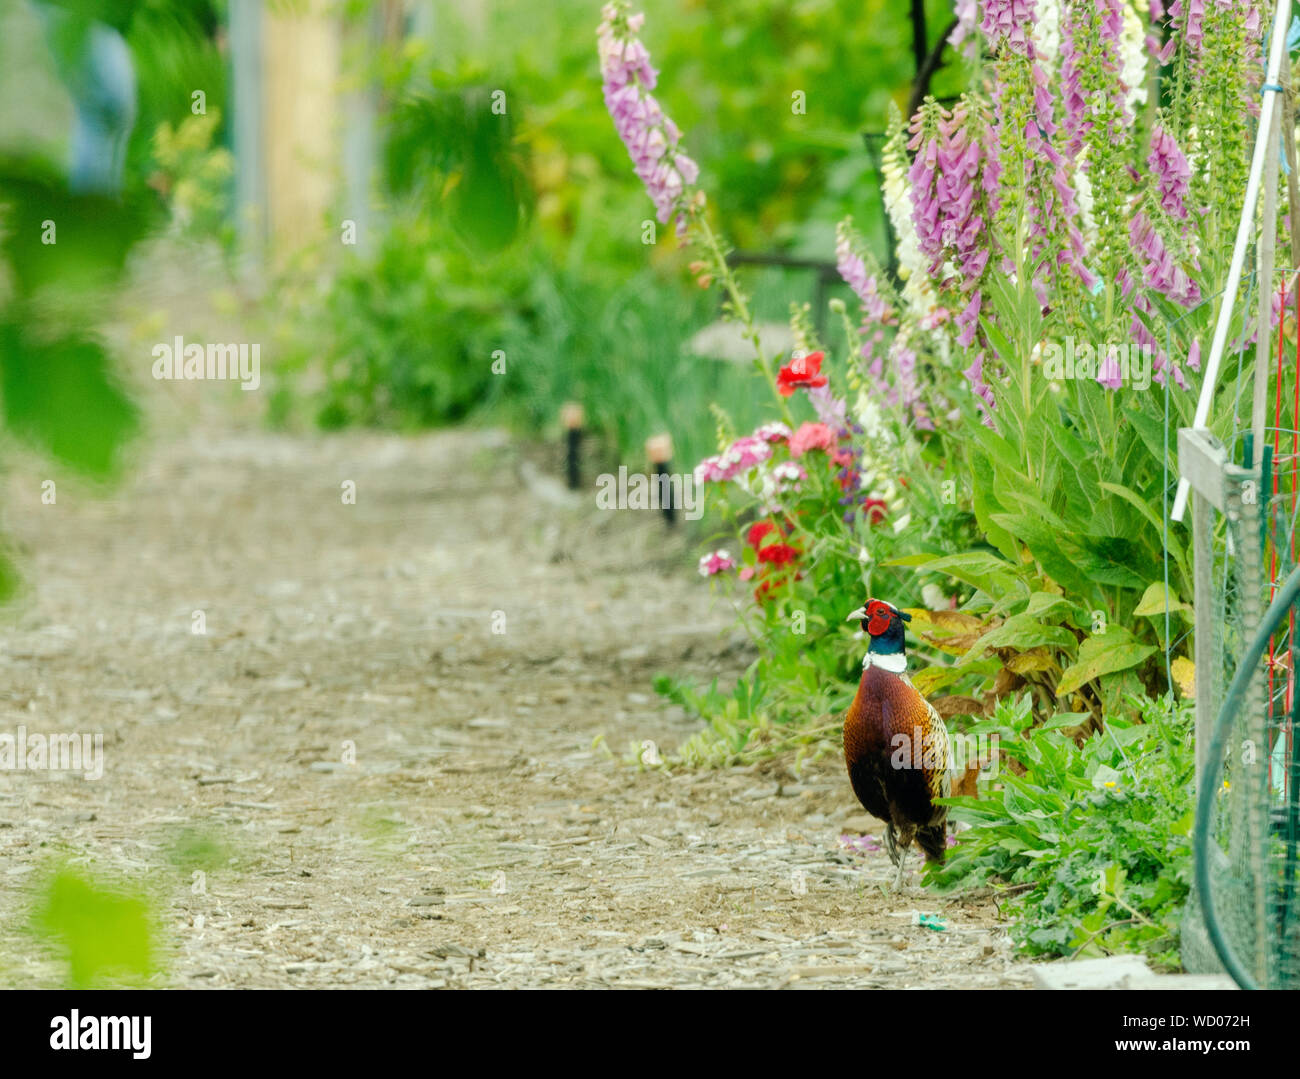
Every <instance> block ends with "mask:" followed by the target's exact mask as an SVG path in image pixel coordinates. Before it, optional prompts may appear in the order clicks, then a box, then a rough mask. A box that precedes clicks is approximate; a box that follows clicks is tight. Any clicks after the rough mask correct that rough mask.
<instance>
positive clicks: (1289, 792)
mask: <svg viewBox="0 0 1300 1079" xmlns="http://www.w3.org/2000/svg"><path fill="white" fill-rule="evenodd" d="M1293 434H1294V432H1287V433H1286V441H1287V442H1288V443H1289V442H1290V440H1291V437H1292V435H1293ZM1233 450H1234V457H1235V458H1236V459H1237V460H1238V461H1249V460H1252V452H1253V448H1252V446H1251V445H1250V440H1249V437H1246V438H1244V439H1240V440H1239V441H1238V443H1237V444H1236V445H1235V446H1234V447H1233ZM1295 468H1296V458H1295V455H1294V454H1288V455H1287V456H1285V457H1281V456H1279V459H1278V463H1277V470H1276V471H1277V472H1279V473H1281V474H1275V469H1274V467H1273V461H1272V456H1271V453H1269V454H1266V455H1265V461H1264V468H1263V474H1262V475H1256V474H1255V473H1254V472H1253V471H1251V470H1248V469H1246V468H1243V467H1240V466H1229V467H1228V468H1227V469H1226V470H1225V491H1226V498H1225V503H1226V504H1225V512H1224V513H1223V514H1222V515H1216V518H1217V519H1216V525H1215V529H1214V534H1213V540H1212V550H1211V558H1212V562H1213V574H1212V580H1213V587H1212V594H1211V596H1209V597H1208V601H1209V602H1210V603H1212V604H1213V608H1214V618H1213V625H1214V647H1213V657H1214V658H1213V663H1214V669H1213V670H1212V671H1210V672H1208V674H1209V677H1208V678H1206V679H1204V680H1198V682H1199V684H1200V685H1203V686H1207V687H1208V689H1209V691H1210V695H1211V701H1212V714H1213V715H1214V716H1215V717H1218V719H1217V726H1218V731H1217V734H1218V736H1219V738H1220V740H1221V742H1222V750H1223V751H1222V754H1221V759H1220V760H1210V761H1209V762H1208V764H1207V768H1206V772H1205V776H1204V779H1203V782H1204V783H1206V784H1207V785H1210V786H1212V787H1213V792H1212V794H1211V795H1208V796H1206V797H1207V798H1208V799H1209V803H1208V804H1209V807H1210V817H1211V819H1210V822H1209V828H1208V832H1209V834H1208V842H1207V843H1206V844H1205V846H1204V849H1203V850H1199V851H1198V857H1199V858H1203V859H1204V860H1205V862H1206V866H1207V869H1208V873H1207V879H1208V881H1209V888H1210V891H1211V896H1212V900H1213V902H1212V904H1210V905H1211V906H1212V907H1213V911H1212V917H1210V918H1209V920H1208V924H1207V923H1206V921H1205V915H1206V913H1207V911H1206V910H1205V908H1206V906H1207V904H1205V903H1204V902H1203V901H1202V900H1201V898H1200V896H1199V895H1198V894H1197V893H1196V892H1195V891H1194V893H1193V899H1192V902H1191V903H1190V904H1189V908H1188V912H1187V916H1186V920H1185V923H1184V927H1183V947H1182V951H1183V961H1184V964H1185V966H1186V967H1187V969H1188V970H1191V971H1196V972H1203V971H1218V970H1222V969H1224V968H1223V964H1222V963H1221V962H1220V960H1219V956H1218V952H1217V949H1215V947H1214V946H1213V943H1212V938H1213V936H1214V935H1215V932H1214V931H1215V929H1216V928H1217V929H1218V930H1220V932H1221V940H1222V942H1223V943H1225V944H1226V945H1227V947H1229V948H1230V949H1231V951H1232V953H1233V954H1234V955H1235V958H1236V960H1237V962H1238V963H1239V964H1240V967H1241V972H1244V974H1245V975H1246V976H1247V978H1248V980H1249V981H1253V982H1254V983H1255V984H1257V985H1259V986H1261V987H1268V988H1300V909H1298V908H1300V889H1298V888H1297V884H1298V883H1300V882H1298V881H1297V877H1298V876H1300V873H1298V870H1297V850H1298V848H1300V744H1298V743H1297V739H1296V738H1295V730H1296V708H1297V694H1296V692H1295V690H1296V681H1295V670H1296V655H1295V648H1296V643H1297V642H1296V635H1295V632H1294V631H1295V625H1296V615H1297V613H1298V612H1297V610H1296V605H1295V604H1294V603H1283V604H1274V603H1272V601H1273V599H1274V594H1275V593H1276V592H1277V591H1278V589H1279V588H1280V587H1281V585H1282V584H1283V583H1284V582H1285V581H1286V580H1287V579H1288V577H1289V576H1290V574H1291V572H1292V571H1293V569H1294V567H1295V563H1296V558H1295V550H1296V545H1295V538H1296V529H1295V518H1294V509H1293V508H1292V503H1293V501H1294V499H1293V496H1292V493H1291V492H1293V491H1294V490H1295V487H1294V483H1295V479H1296V477H1295ZM1275 479H1276V481H1277V482H1276V490H1277V492H1278V493H1276V494H1274V493H1273V492H1274V487H1275V483H1274V480H1275ZM1205 601H1206V597H1201V596H1198V597H1197V602H1198V603H1200V602H1205ZM1270 604H1272V605H1271V606H1270ZM1266 608H1268V611H1267V613H1266ZM1252 646H1254V647H1253V649H1252ZM1252 650H1253V651H1256V652H1258V653H1259V659H1258V660H1257V661H1256V662H1253V663H1250V666H1249V668H1248V669H1246V670H1243V669H1242V664H1244V663H1247V662H1249V659H1250V657H1249V655H1248V653H1250V652H1251V651H1252ZM1202 804H1205V802H1204V801H1203V802H1202ZM1234 973H1239V972H1234Z"/></svg>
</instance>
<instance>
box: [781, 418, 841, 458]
mask: <svg viewBox="0 0 1300 1079" xmlns="http://www.w3.org/2000/svg"><path fill="white" fill-rule="evenodd" d="M838 441H839V439H838V438H837V437H836V434H835V432H834V431H832V430H831V429H830V428H829V427H827V426H826V424H824V423H804V424H800V425H799V430H797V431H796V432H795V433H794V434H793V435H791V436H790V456H791V457H802V456H803V455H804V454H805V453H807V452H808V451H809V450H831V449H833V448H834V446H835V443H836V442H838Z"/></svg>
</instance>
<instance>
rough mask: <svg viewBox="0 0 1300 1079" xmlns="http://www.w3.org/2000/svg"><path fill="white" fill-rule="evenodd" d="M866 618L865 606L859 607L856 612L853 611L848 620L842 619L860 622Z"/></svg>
mask: <svg viewBox="0 0 1300 1079" xmlns="http://www.w3.org/2000/svg"><path fill="white" fill-rule="evenodd" d="M866 617H867V608H866V607H865V606H862V607H859V608H858V609H857V610H856V611H854V612H853V613H852V614H851V615H849V616H848V618H846V619H844V621H846V622H860V621H861V620H862V619H864V618H866Z"/></svg>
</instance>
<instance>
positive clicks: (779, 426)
mask: <svg viewBox="0 0 1300 1079" xmlns="http://www.w3.org/2000/svg"><path fill="white" fill-rule="evenodd" d="M754 437H755V438H761V439H762V440H763V441H764V442H773V443H776V442H789V441H790V428H789V427H787V426H786V425H785V424H784V423H782V422H781V421H780V420H776V421H774V422H773V423H765V424H763V426H762V427H759V428H757V429H756V430H755V431H754Z"/></svg>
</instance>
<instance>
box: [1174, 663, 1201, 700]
mask: <svg viewBox="0 0 1300 1079" xmlns="http://www.w3.org/2000/svg"><path fill="white" fill-rule="evenodd" d="M1170 667H1171V669H1172V671H1173V675H1174V685H1176V686H1177V687H1178V692H1179V694H1180V695H1181V696H1182V697H1183V698H1184V699H1185V700H1189V701H1194V700H1196V664H1195V663H1193V662H1192V661H1191V660H1190V659H1188V658H1187V657H1186V656H1179V657H1178V658H1177V659H1176V660H1174V661H1173V663H1171V664H1170Z"/></svg>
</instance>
